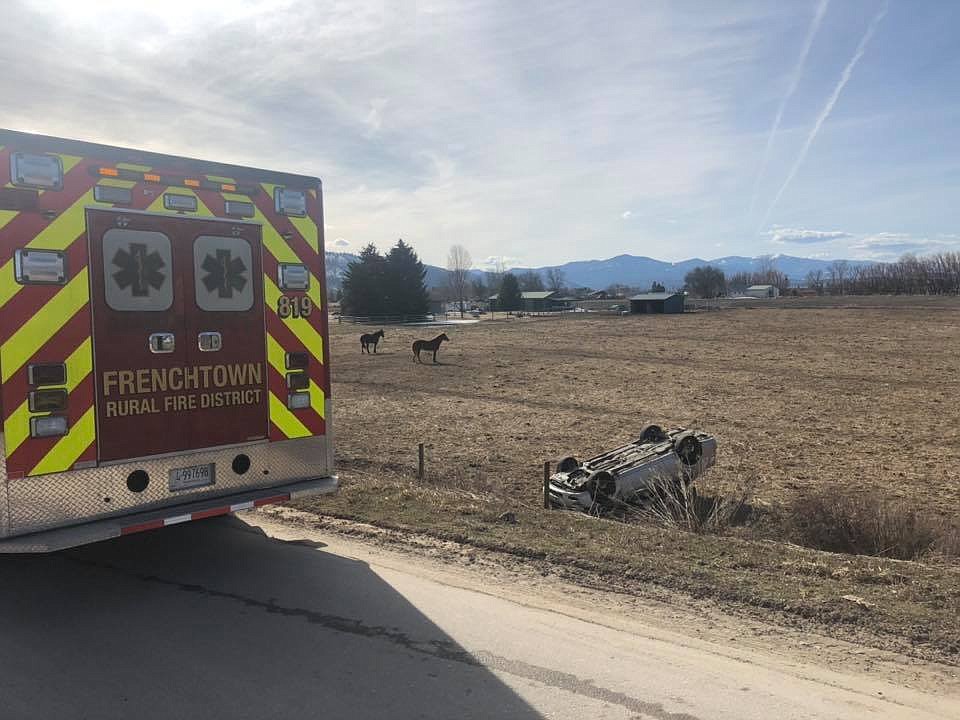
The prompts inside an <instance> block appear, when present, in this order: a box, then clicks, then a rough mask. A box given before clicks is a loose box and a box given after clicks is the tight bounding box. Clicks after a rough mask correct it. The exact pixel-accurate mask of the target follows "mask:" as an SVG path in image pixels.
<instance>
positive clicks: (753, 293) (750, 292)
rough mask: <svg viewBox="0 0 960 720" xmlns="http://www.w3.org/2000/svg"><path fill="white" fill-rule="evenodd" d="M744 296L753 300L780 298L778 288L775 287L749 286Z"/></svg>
mask: <svg viewBox="0 0 960 720" xmlns="http://www.w3.org/2000/svg"><path fill="white" fill-rule="evenodd" d="M744 294H745V295H746V296H747V297H754V298H775V297H780V288H778V287H777V286H776V285H751V286H750V287H748V288H747V291H746V293H744Z"/></svg>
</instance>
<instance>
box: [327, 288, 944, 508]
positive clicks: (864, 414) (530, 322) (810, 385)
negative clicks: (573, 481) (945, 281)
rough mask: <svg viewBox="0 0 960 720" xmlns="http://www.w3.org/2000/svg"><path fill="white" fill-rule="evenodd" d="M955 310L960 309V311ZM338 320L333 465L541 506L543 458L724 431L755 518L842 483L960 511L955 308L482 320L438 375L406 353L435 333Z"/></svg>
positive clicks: (724, 480)
mask: <svg viewBox="0 0 960 720" xmlns="http://www.w3.org/2000/svg"><path fill="white" fill-rule="evenodd" d="M958 307H960V306H958ZM368 329H369V328H364V327H356V326H350V325H336V324H334V325H333V326H332V335H333V337H332V351H333V359H332V367H333V400H334V409H335V418H334V420H335V432H336V439H337V452H338V455H339V456H341V457H344V458H347V459H353V458H356V459H362V460H365V461H370V462H384V463H399V464H402V465H405V466H407V467H412V468H415V467H416V448H417V443H419V442H424V443H426V444H427V469H428V471H429V472H431V473H434V475H436V476H456V475H458V474H466V475H467V476H470V475H475V474H476V473H477V471H478V470H479V471H482V474H483V476H484V477H485V478H487V479H488V480H487V481H488V482H489V483H492V484H495V485H497V486H499V488H500V489H501V491H502V492H503V493H504V494H505V495H508V496H512V497H517V498H523V499H525V500H527V501H529V502H532V503H534V504H536V503H537V502H538V500H539V494H540V482H539V478H540V468H541V466H542V462H543V460H545V459H548V458H556V457H562V456H564V455H568V454H573V455H576V456H577V457H581V458H583V457H588V456H590V455H591V454H593V453H596V452H599V451H601V450H604V449H607V448H609V447H611V446H612V445H615V444H617V443H621V442H624V441H627V440H629V439H631V438H632V437H633V435H634V434H635V433H636V432H637V431H638V430H639V428H640V427H641V426H642V425H643V424H644V423H646V422H658V423H661V424H681V425H695V426H698V427H701V428H703V429H705V430H708V431H710V432H712V433H714V434H715V435H716V436H717V438H718V442H719V455H718V460H719V462H718V466H717V468H716V469H715V471H714V473H713V478H712V481H713V482H715V483H717V484H718V485H719V486H724V485H726V484H731V485H733V484H736V483H737V482H738V481H739V478H740V477H742V476H743V475H749V476H751V477H755V478H756V487H755V497H754V500H755V502H756V503H758V504H759V505H760V506H784V505H786V504H789V503H790V502H792V500H793V498H794V497H795V496H796V495H798V494H803V493H804V492H806V491H808V490H810V489H811V488H816V487H821V486H833V485H848V486H850V487H852V488H855V489H856V490H857V491H858V492H862V493H876V494H880V495H884V496H889V497H890V498H892V499H901V500H903V501H905V502H907V503H909V504H911V505H912V506H914V507H915V508H916V509H917V510H919V511H923V512H927V513H929V514H931V515H952V514H954V513H955V509H956V508H957V507H958V506H960V462H958V460H960V406H958V404H957V403H956V402H954V400H953V398H954V397H956V395H957V394H958V390H960V352H958V351H960V324H958V323H957V322H956V321H955V318H954V314H953V312H948V311H943V310H932V309H927V308H916V309H905V310H897V311H881V310H871V309H861V310H840V309H835V310H740V311H727V312H718V313H717V312H715V313H703V314H694V315H683V316H660V317H623V318H616V317H614V318H603V319H593V318H585V319H570V318H568V319H566V320H549V319H548V320H538V319H533V318H524V319H523V320H515V319H512V320H509V321H507V320H504V321H500V320H495V321H485V322H482V323H479V324H477V325H472V326H463V327H454V328H446V330H447V334H448V335H449V336H450V337H451V339H452V342H451V343H449V344H445V345H444V347H443V348H442V350H441V351H440V355H439V359H440V361H441V362H442V363H443V364H441V365H437V366H431V365H429V364H427V365H418V364H415V363H413V362H411V358H412V354H411V351H410V344H411V343H412V341H413V340H414V339H415V338H416V337H431V336H432V335H433V334H436V332H438V331H437V329H436V328H420V329H412V328H394V327H387V328H386V337H385V339H384V342H383V344H382V346H381V353H380V354H378V355H374V356H367V355H361V354H360V353H359V351H358V346H357V342H356V336H357V335H358V334H359V333H360V332H363V331H365V330H368Z"/></svg>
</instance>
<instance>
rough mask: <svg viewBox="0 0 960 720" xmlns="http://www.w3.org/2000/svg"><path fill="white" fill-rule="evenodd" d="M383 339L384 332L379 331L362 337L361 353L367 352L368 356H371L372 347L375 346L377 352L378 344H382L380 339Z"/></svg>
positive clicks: (374, 349)
mask: <svg viewBox="0 0 960 720" xmlns="http://www.w3.org/2000/svg"><path fill="white" fill-rule="evenodd" d="M382 337H383V330H377V331H376V332H375V333H368V334H366V335H361V336H360V352H361V353H362V352H363V351H364V350H366V351H367V354H368V355H369V354H370V346H371V345H372V346H373V351H374V352H376V351H377V343H379V342H380V339H381V338H382Z"/></svg>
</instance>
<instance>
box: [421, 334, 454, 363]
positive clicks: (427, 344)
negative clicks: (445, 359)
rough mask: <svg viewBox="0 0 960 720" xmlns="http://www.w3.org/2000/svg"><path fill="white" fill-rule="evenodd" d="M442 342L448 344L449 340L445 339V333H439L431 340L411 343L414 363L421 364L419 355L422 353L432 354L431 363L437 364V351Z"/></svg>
mask: <svg viewBox="0 0 960 720" xmlns="http://www.w3.org/2000/svg"><path fill="white" fill-rule="evenodd" d="M444 340H446V341H447V342H450V338H448V337H447V334H446V333H441V334H440V335H437V336H436V337H435V338H434V339H433V340H416V341H414V343H413V360H414V362H423V361H422V360H421V359H420V353H421V352H422V351H426V352H432V353H433V363H434V365H436V363H437V350H439V349H440V343H442V342H443V341H444Z"/></svg>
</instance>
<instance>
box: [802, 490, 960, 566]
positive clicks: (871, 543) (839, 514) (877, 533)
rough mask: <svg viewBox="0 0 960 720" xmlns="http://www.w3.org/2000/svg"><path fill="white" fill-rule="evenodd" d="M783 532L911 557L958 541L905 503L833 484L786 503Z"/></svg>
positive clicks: (848, 549) (812, 542) (838, 548)
mask: <svg viewBox="0 0 960 720" xmlns="http://www.w3.org/2000/svg"><path fill="white" fill-rule="evenodd" d="M786 525H787V528H786V530H787V534H788V536H789V539H790V540H793V541H794V542H796V543H797V544H800V545H805V546H807V547H812V548H815V549H817V550H828V551H830V552H839V553H849V554H853V555H873V556H878V557H890V558H897V559H899V560H914V559H916V558H918V557H921V556H923V555H926V554H928V553H930V552H931V551H934V550H935V549H939V548H937V545H938V544H942V545H944V547H943V548H942V551H945V554H954V553H956V552H957V551H958V550H960V547H958V546H960V541H958V539H957V538H956V534H954V537H953V539H951V538H950V536H949V534H948V533H945V529H946V528H945V527H944V526H943V524H942V523H940V522H939V521H938V520H936V519H933V518H930V517H928V516H926V515H922V514H920V513H918V512H916V511H915V510H914V509H913V508H912V507H911V506H909V505H908V504H907V503H905V502H903V501H900V500H891V499H886V498H882V497H878V496H876V495H855V494H853V493H851V492H850V491H848V490H846V489H844V488H840V487H837V486H827V487H824V488H822V489H821V490H819V491H818V492H816V493H813V494H806V495H804V496H802V497H798V498H797V499H796V500H795V501H794V502H793V503H792V504H791V505H790V507H789V508H788V511H787V518H786Z"/></svg>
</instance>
